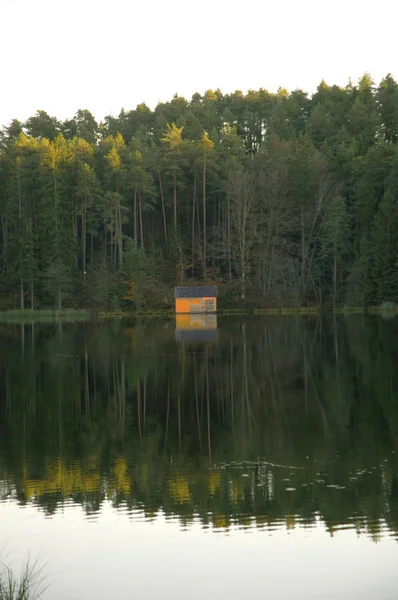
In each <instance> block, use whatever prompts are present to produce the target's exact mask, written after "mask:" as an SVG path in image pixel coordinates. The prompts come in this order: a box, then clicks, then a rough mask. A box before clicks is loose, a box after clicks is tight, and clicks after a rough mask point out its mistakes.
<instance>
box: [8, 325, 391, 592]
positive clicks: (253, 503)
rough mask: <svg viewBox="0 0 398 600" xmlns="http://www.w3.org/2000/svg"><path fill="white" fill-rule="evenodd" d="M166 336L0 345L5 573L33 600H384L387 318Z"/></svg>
mask: <svg viewBox="0 0 398 600" xmlns="http://www.w3.org/2000/svg"><path fill="white" fill-rule="evenodd" d="M179 325H181V327H182V329H179V330H178V331H176V323H175V322H174V321H172V320H168V321H162V320H155V319H148V320H143V321H141V322H139V321H138V322H137V321H136V320H134V321H128V320H126V321H122V322H110V323H90V324H64V325H60V324H56V325H34V326H31V325H25V326H20V325H18V326H17V325H10V326H0V525H1V526H0V549H1V555H2V558H3V559H6V561H7V562H8V563H9V564H11V565H12V566H14V567H15V568H16V569H18V568H19V566H20V565H21V564H22V563H23V562H24V561H25V559H26V557H27V556H28V555H30V556H31V557H33V558H35V557H37V556H40V557H41V560H42V562H45V563H46V567H45V568H46V572H47V573H48V581H49V583H50V586H49V588H48V591H47V592H46V594H45V595H44V598H45V599H46V600H50V599H51V600H54V599H55V600H71V599H84V600H91V599H92V600H94V599H95V600H98V599H111V598H116V599H118V598H120V599H124V598H126V599H127V598H128V599H130V598H140V599H142V598H145V599H146V598H159V597H166V598H168V597H170V598H171V597H172V598H183V599H184V600H185V599H186V598H190V599H198V600H199V599H200V600H203V599H204V598H220V597H225V598H229V599H235V598H236V599H237V598H241V597H242V595H243V594H244V595H245V596H246V597H248V598H250V597H267V598H293V597H294V598H380V599H381V598H397V597H398V568H397V565H398V362H397V359H398V319H392V320H383V319H382V318H363V317H356V316H355V317H354V316H353V317H347V318H336V319H334V320H333V319H330V320H325V319H322V320H321V319H318V318H296V317H284V318H277V317H275V318H251V319H232V318H230V319H228V318H224V319H220V318H219V319H218V322H217V323H216V322H214V321H211V322H210V323H207V324H206V327H207V330H204V329H200V330H198V329H196V330H189V329H186V327H187V326H189V323H185V322H184V323H180V324H179ZM191 325H197V324H195V323H194V324H191ZM201 325H202V326H203V323H202V324H201ZM215 327H217V329H215ZM195 332H196V333H195Z"/></svg>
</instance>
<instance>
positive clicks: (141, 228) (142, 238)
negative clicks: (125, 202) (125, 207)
mask: <svg viewBox="0 0 398 600" xmlns="http://www.w3.org/2000/svg"><path fill="white" fill-rule="evenodd" d="M138 199H139V210H140V238H141V248H142V250H144V229H143V226H142V197H141V192H140V191H139V192H138Z"/></svg>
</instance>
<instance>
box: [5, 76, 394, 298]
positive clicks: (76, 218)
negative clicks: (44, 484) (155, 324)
mask: <svg viewBox="0 0 398 600" xmlns="http://www.w3.org/2000/svg"><path fill="white" fill-rule="evenodd" d="M397 143H398V85H397V83H396V82H395V80H394V79H393V78H392V76H391V75H387V76H386V77H385V78H384V79H383V80H382V81H381V82H380V84H379V86H377V87H376V86H375V85H374V83H373V81H372V79H371V77H370V75H369V74H365V75H364V76H363V77H362V78H361V79H360V80H359V82H358V83H357V84H356V85H354V84H352V83H351V82H350V83H349V84H348V85H347V86H346V87H345V88H341V87H338V86H336V85H332V86H330V85H327V84H326V83H325V82H324V81H322V82H321V83H320V85H319V86H318V88H317V91H316V93H315V94H313V95H312V96H311V97H310V96H308V95H307V94H306V93H305V92H304V91H302V90H295V91H293V92H291V93H289V92H288V91H287V90H286V89H284V88H280V89H279V90H278V91H277V93H276V94H271V93H269V92H268V91H266V90H263V89H260V90H249V91H248V92H247V94H243V93H242V92H241V91H239V90H237V91H235V92H234V93H232V94H226V95H223V94H222V93H221V92H220V90H207V91H206V92H205V93H204V94H203V95H200V94H194V96H193V97H192V99H191V101H188V100H186V99H185V98H182V97H180V96H177V95H176V96H174V97H173V98H172V99H171V100H170V102H164V103H160V104H159V105H158V106H157V107H156V108H155V109H154V110H153V111H152V110H150V109H149V108H148V107H147V106H146V105H145V104H140V105H138V106H137V107H136V109H135V110H130V111H125V110H122V111H121V112H120V114H119V116H118V117H115V116H107V117H106V118H105V119H104V122H103V123H101V124H99V125H98V123H97V122H96V121H95V119H94V117H93V115H92V114H91V113H90V112H89V111H88V110H78V111H77V113H76V114H75V116H74V117H73V118H72V119H70V120H67V121H64V122H58V121H57V119H55V118H53V117H51V116H49V115H48V114H47V113H46V112H44V111H38V112H37V113H36V114H35V115H34V116H32V117H31V118H30V119H28V120H27V121H26V122H25V123H20V122H18V121H16V120H14V121H12V123H11V124H10V125H9V126H8V127H5V128H4V129H3V130H2V131H1V132H0V191H1V193H0V215H1V223H0V308H1V307H17V306H19V307H20V308H21V309H24V308H26V306H28V305H29V306H31V307H35V306H49V307H50V306H51V307H52V306H54V305H59V304H60V303H62V305H65V306H86V305H88V304H89V303H90V302H92V303H93V304H92V306H95V307H98V306H103V307H105V306H110V303H111V304H112V305H113V306H118V307H123V308H125V307H127V306H128V302H129V300H126V299H125V295H126V289H125V283H123V282H124V280H125V271H126V268H127V271H129V273H128V277H130V276H131V275H132V267H131V262H132V259H131V253H132V252H133V251H132V250H131V248H132V247H133V248H134V252H135V251H138V249H139V250H140V252H142V253H143V255H142V256H141V255H140V256H139V255H138V254H136V256H135V258H134V261H133V262H136V264H137V267H136V274H138V275H137V277H138V279H137V281H138V284H137V285H138V288H137V290H136V291H135V292H134V293H135V298H136V300H135V301H134V305H138V304H140V305H142V306H144V305H147V304H149V303H152V302H155V303H157V302H159V300H160V298H161V297H162V296H163V295H164V290H163V289H162V291H161V292H159V294H158V295H157V293H153V289H154V288H157V287H159V286H158V284H159V281H157V285H153V279H154V277H153V273H154V271H155V270H156V271H158V272H159V273H161V280H162V281H161V284H162V286H165V287H167V288H168V289H170V288H172V286H173V285H174V284H175V283H176V282H181V281H185V280H186V279H187V277H190V278H191V279H193V280H194V281H195V280H200V279H202V280H204V281H207V279H208V278H209V277H210V278H211V279H212V280H214V279H216V280H217V281H219V282H224V283H225V282H228V285H230V286H231V287H232V288H233V289H236V288H237V287H240V288H241V289H242V295H246V291H249V292H250V295H251V296H252V297H253V298H257V300H261V301H263V302H265V303H269V304H281V303H283V304H284V305H297V304H300V305H302V304H330V303H333V304H334V305H337V304H339V303H341V302H351V301H355V302H356V303H358V302H360V303H361V304H365V305H372V304H375V303H380V302H383V300H385V299H386V298H388V299H391V300H392V301H394V302H395V301H398V286H397V283H396V281H395V276H394V270H395V269H396V267H397V259H398V257H397V245H396V243H395V237H396V233H395V232H396V227H395V224H396V215H395V212H396V209H395V202H396V197H397V191H398V150H397ZM237 173H240V174H241V176H240V177H241V183H242V182H243V183H242V185H240V186H238V185H235V184H236V178H237ZM252 178H254V180H256V181H257V184H256V185H255V186H254V188H253V189H254V191H253V194H252V198H251V200H252V201H251V202H250V203H248V202H247V198H248V192H249V189H250V182H251V181H252ZM231 182H235V184H234V185H233V186H232V187H231ZM233 188H234V191H233ZM250 193H251V192H250ZM249 195H250V194H249ZM245 198H246V200H245ZM237 207H240V209H239V210H240V214H239V211H238V212H237ZM247 210H248V211H249V213H248V214H246V212H247ZM237 219H239V220H240V221H239V223H238V221H237ZM154 247H156V261H158V264H157V266H156V267H155V266H154V260H155V259H154V254H153V253H152V254H151V252H152V250H151V249H153V248H154ZM127 254H129V255H130V256H129V257H128V256H127ZM99 256H101V257H102V258H101V261H100V263H99V262H98V261H99V259H98V257H99ZM238 257H239V258H238ZM126 260H127V261H128V263H129V264H128V266H127V267H126V265H125V261H126ZM99 264H101V267H99ZM149 264H150V265H151V266H149ZM138 265H141V266H138ZM100 272H103V273H104V279H103V282H102V283H100V275H99V273H100ZM89 273H90V277H93V279H94V280H95V279H96V283H95V282H94V281H93V292H91V291H90V290H87V293H86V292H83V291H82V289H83V287H82V286H83V284H84V282H86V283H87V281H88V279H89V275H88V274H89ZM95 273H97V275H95ZM150 273H152V275H151V274H150ZM151 278H152V280H151ZM156 279H157V280H159V277H158V276H156ZM149 280H151V282H150V283H149ZM116 281H117V282H118V283H117V285H116V283H115V282H116ZM57 282H58V283H57ZM82 282H83V283H82ZM121 282H122V283H121ZM108 285H109V286H110V289H107V286H108ZM58 288H59V289H58ZM61 288H62V289H61ZM138 290H140V291H138ZM151 290H152V291H151ZM243 290H244V291H243ZM111 299H112V300H111ZM130 302H133V301H132V300H131V301H130ZM137 302H138V304H137ZM89 305H90V306H91V304H89ZM131 306H133V305H131Z"/></svg>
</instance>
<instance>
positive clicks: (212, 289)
mask: <svg viewBox="0 0 398 600" xmlns="http://www.w3.org/2000/svg"><path fill="white" fill-rule="evenodd" d="M216 296H217V286H216V285H192V286H187V287H175V288H174V298H215V297H216Z"/></svg>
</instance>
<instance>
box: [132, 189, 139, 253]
mask: <svg viewBox="0 0 398 600" xmlns="http://www.w3.org/2000/svg"><path fill="white" fill-rule="evenodd" d="M133 221H134V246H135V248H136V249H137V235H138V233H137V231H138V227H137V186H135V189H134V219H133Z"/></svg>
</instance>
